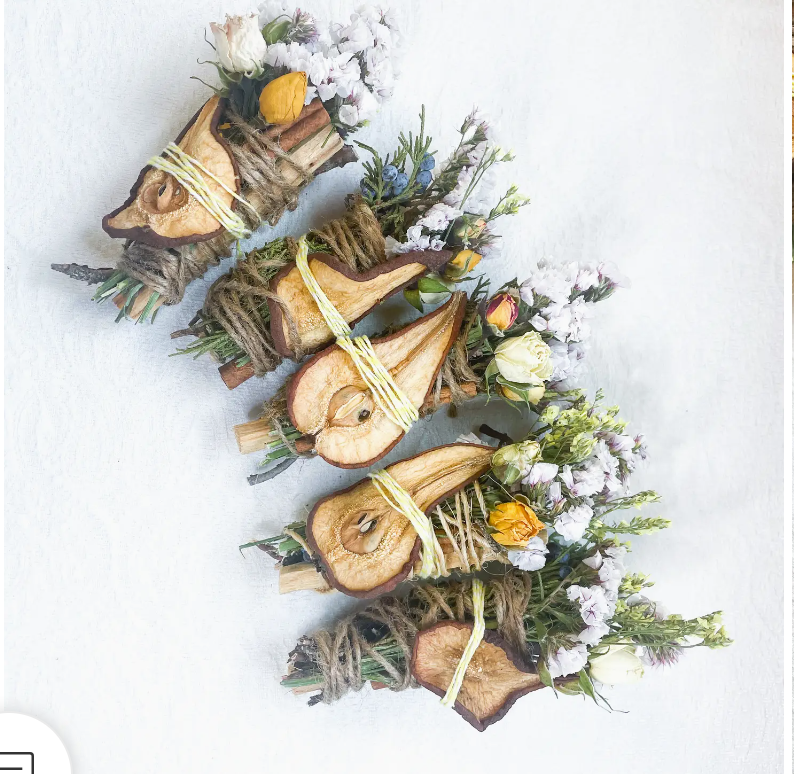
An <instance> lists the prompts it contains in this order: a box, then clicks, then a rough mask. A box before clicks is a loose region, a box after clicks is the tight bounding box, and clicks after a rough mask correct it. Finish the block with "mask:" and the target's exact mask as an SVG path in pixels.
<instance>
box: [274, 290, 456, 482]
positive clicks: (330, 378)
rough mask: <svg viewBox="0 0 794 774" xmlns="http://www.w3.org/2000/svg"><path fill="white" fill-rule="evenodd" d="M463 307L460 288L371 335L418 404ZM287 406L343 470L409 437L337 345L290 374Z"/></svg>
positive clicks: (432, 380)
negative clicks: (388, 330)
mask: <svg viewBox="0 0 794 774" xmlns="http://www.w3.org/2000/svg"><path fill="white" fill-rule="evenodd" d="M465 311H466V294H465V293H455V294H453V296H452V298H450V299H449V301H447V303H446V304H444V305H443V306H442V307H440V308H439V309H437V310H436V311H435V312H433V313H432V314H429V315H426V316H425V317H422V318H421V319H419V320H417V321H416V322H415V323H412V324H411V325H409V326H407V327H405V328H403V329H402V330H401V331H398V332H396V333H393V334H391V335H389V336H384V337H382V338H379V339H373V340H372V346H373V349H374V350H375V353H376V354H377V356H378V359H379V360H380V362H381V363H382V364H383V366H384V367H385V368H386V370H388V371H389V373H390V374H391V375H392V378H393V379H394V381H395V383H396V384H397V386H398V387H399V388H400V389H401V390H402V391H403V392H404V393H405V395H406V396H407V397H408V399H409V400H410V401H411V402H412V403H413V404H414V406H416V407H417V408H419V407H420V406H422V404H423V403H424V402H425V399H426V398H427V397H428V395H429V394H430V391H431V390H432V388H433V385H434V383H435V380H436V376H437V374H438V372H439V371H440V369H441V366H442V364H443V362H444V358H445V357H446V356H447V353H448V352H449V349H450V347H451V346H452V345H453V343H454V342H455V337H456V336H457V334H458V331H459V329H460V326H461V323H462V322H463V316H464V313H465ZM353 408H355V412H353ZM287 410H288V412H289V416H290V419H291V420H292V424H293V425H294V427H295V428H296V429H298V430H300V432H301V433H303V434H304V435H307V436H312V437H313V438H314V449H315V451H316V452H317V453H318V454H319V455H320V456H321V457H322V458H323V459H325V460H327V461H328V462H330V463H331V464H332V465H336V466H337V467H340V468H362V467H366V466H367V465H372V464H373V463H374V462H377V461H378V460H379V459H380V458H381V457H383V456H384V455H385V454H387V453H388V452H389V451H390V450H391V449H392V448H394V446H395V445H396V444H397V443H398V441H399V440H400V439H401V438H402V437H403V435H404V433H403V430H402V429H401V428H400V427H398V426H397V425H396V424H394V422H392V421H391V419H389V417H388V416H387V415H386V413H385V412H384V411H383V410H382V409H381V408H380V407H379V406H378V404H377V403H376V402H375V399H374V398H373V396H372V393H371V392H370V390H369V388H368V387H367V385H366V383H365V382H364V380H363V379H362V378H361V375H360V374H359V372H358V371H357V370H356V367H355V365H354V364H353V361H352V360H351V358H350V356H349V355H348V354H347V353H346V352H345V351H344V350H342V349H341V348H340V347H339V346H337V345H336V344H334V345H333V346H331V347H328V348H327V349H325V350H323V351H322V352H320V353H319V354H317V355H315V356H314V357H313V358H312V359H311V360H310V361H309V362H308V363H306V365H304V366H303V367H302V368H301V369H300V370H298V372H297V373H296V374H295V376H294V377H293V378H292V381H291V382H290V385H289V388H288V390H287Z"/></svg>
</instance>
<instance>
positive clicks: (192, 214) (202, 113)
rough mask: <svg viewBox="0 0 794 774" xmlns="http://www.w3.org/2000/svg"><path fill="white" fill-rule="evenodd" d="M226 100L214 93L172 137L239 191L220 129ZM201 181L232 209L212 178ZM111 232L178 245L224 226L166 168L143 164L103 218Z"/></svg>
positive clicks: (156, 243) (231, 200)
mask: <svg viewBox="0 0 794 774" xmlns="http://www.w3.org/2000/svg"><path fill="white" fill-rule="evenodd" d="M224 107H225V100H222V99H221V98H220V97H217V96H215V97H212V99H210V100H208V101H207V102H206V103H205V104H204V107H202V108H201V110H199V112H198V113H196V115H195V116H193V118H192V119H191V120H190V122H189V123H188V125H187V126H186V127H185V128H184V129H183V130H182V132H181V134H180V135H179V137H177V139H176V144H177V145H179V147H180V148H182V150H184V151H185V153H187V154H188V155H189V156H192V157H193V158H194V159H196V160H197V161H198V162H200V163H201V164H202V165H203V166H204V167H206V168H207V169H208V170H209V171H210V172H212V174H213V175H215V177H217V178H218V179H219V180H222V181H223V183H224V185H226V187H227V188H229V189H230V190H232V191H234V192H236V193H239V191H240V180H239V175H238V170H237V164H236V162H235V160H234V158H233V156H232V154H231V151H230V150H229V146H228V143H227V142H226V140H224V139H223V138H222V137H221V135H220V134H219V132H218V121H219V120H220V117H221V115H222V113H223V111H224ZM203 177H204V181H205V183H206V184H207V186H208V188H210V189H211V190H212V191H213V192H214V193H215V194H216V195H217V196H218V198H219V199H220V200H221V201H223V202H224V204H226V205H227V206H228V207H230V208H231V209H234V207H235V203H236V202H235V199H234V197H232V196H231V194H229V193H228V192H227V191H225V190H224V189H223V187H222V186H220V185H218V183H216V182H215V181H214V180H213V179H212V178H210V177H208V176H206V175H203ZM102 228H103V229H104V230H105V231H106V232H107V233H108V234H110V236H112V237H120V238H122V239H133V240H136V241H138V242H143V243H145V244H147V245H152V246H153V247H178V246H179V245H185V244H191V243H193V242H203V241H205V240H207V239H212V238H213V237H215V236H219V235H220V234H222V233H224V228H223V226H222V225H221V224H220V223H219V222H218V221H217V220H216V219H215V218H214V217H213V216H212V215H210V213H209V212H208V211H207V210H206V209H205V208H204V207H203V206H202V205H201V204H200V203H199V202H198V201H197V200H196V199H195V198H194V197H193V196H191V195H190V194H189V193H188V192H187V190H185V188H184V187H183V186H182V185H180V183H179V182H178V181H177V180H176V179H175V178H173V177H172V176H171V175H169V174H168V173H166V172H163V171H162V170H159V169H153V168H152V167H145V168H144V169H143V170H142V171H141V173H140V175H139V176H138V179H137V181H136V182H135V185H134V186H133V187H132V190H131V191H130V196H129V198H128V199H127V201H126V202H124V204H122V205H121V207H119V208H118V209H116V210H113V212H111V213H110V214H109V215H106V216H105V217H104V218H103V219H102Z"/></svg>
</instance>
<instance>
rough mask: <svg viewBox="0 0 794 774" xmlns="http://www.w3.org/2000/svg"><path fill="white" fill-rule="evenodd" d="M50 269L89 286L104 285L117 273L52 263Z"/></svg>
mask: <svg viewBox="0 0 794 774" xmlns="http://www.w3.org/2000/svg"><path fill="white" fill-rule="evenodd" d="M50 268H51V269H52V270H53V271H59V272H61V274H65V275H66V276H67V277H71V278H72V279H74V280H78V281H80V282H87V283H88V284H89V285H99V284H101V283H103V282H104V281H105V280H106V279H107V278H108V277H109V276H110V275H111V274H113V272H114V271H115V269H93V268H91V267H90V266H85V265H80V264H77V263H51V264H50Z"/></svg>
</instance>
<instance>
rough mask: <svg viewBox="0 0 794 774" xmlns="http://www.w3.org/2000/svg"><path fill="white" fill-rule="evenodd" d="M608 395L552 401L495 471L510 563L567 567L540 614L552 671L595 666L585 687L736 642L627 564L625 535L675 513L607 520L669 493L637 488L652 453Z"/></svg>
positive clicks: (492, 514)
mask: <svg viewBox="0 0 794 774" xmlns="http://www.w3.org/2000/svg"><path fill="white" fill-rule="evenodd" d="M552 292H553V291H552ZM600 400H601V395H600V393H599V394H598V396H597V397H596V400H595V401H594V402H593V403H590V402H588V401H587V400H586V399H585V398H584V396H583V395H582V394H581V393H580V392H579V391H575V392H574V393H569V395H568V398H567V401H565V402H564V403H566V404H567V405H566V406H565V407H563V406H562V405H560V402H556V403H549V404H548V405H547V406H546V407H545V409H543V411H542V412H541V414H540V425H541V426H540V428H539V429H536V430H535V431H533V433H532V434H531V436H530V437H529V438H528V439H525V440H523V441H520V442H518V443H514V444H509V445H507V446H502V447H501V448H499V449H498V450H497V451H496V452H495V454H494V457H493V461H492V475H493V476H494V477H495V478H496V479H498V481H499V482H500V484H501V487H495V488H492V489H490V490H489V491H488V494H487V498H486V499H487V500H488V506H489V517H488V524H489V526H490V530H491V537H492V538H493V539H494V540H495V541H496V542H497V543H499V544H500V545H502V546H504V547H506V548H507V549H508V559H509V560H510V562H511V563H512V564H514V565H515V566H516V567H518V568H519V569H521V570H524V571H528V572H535V573H537V572H539V571H541V570H542V571H543V573H544V577H545V578H546V579H547V580H546V582H548V577H549V575H548V573H549V571H550V570H554V571H555V572H556V573H557V577H558V578H559V582H558V585H557V588H556V589H555V590H553V591H552V592H551V596H550V597H549V602H548V603H547V604H551V600H552V598H554V597H555V595H556V598H555V599H554V606H553V613H552V614H551V619H550V620H549V621H548V622H547V623H544V624H541V623H539V622H537V621H536V622H535V624H534V625H535V626H536V627H539V629H538V632H537V635H538V642H539V644H540V645H541V649H542V652H543V670H542V672H541V674H542V676H543V677H544V679H547V680H548V681H552V680H555V679H557V678H560V677H566V676H568V675H572V674H576V673H582V670H585V669H586V676H585V677H582V678H581V680H582V683H581V684H580V687H577V688H575V689H572V690H573V691H574V692H587V690H586V686H587V680H589V679H590V678H592V679H593V680H595V681H596V682H597V683H606V684H614V683H617V682H628V681H632V680H636V679H639V678H640V677H642V674H643V669H644V667H645V666H648V665H651V664H653V665H664V664H671V663H674V662H675V661H676V659H677V658H678V655H679V654H680V651H681V647H683V646H684V645H685V644H686V643H687V642H689V641H690V639H691V637H696V638H700V639H699V640H698V641H699V642H701V643H702V644H705V645H707V646H709V647H722V646H724V645H727V644H728V643H729V642H730V641H729V639H728V637H727V635H726V634H725V631H724V630H723V629H721V628H718V627H717V624H718V623H719V618H718V616H717V615H716V614H715V615H714V616H712V617H705V618H703V619H696V620H695V621H694V622H693V621H684V620H683V619H682V618H681V617H680V616H668V615H667V614H666V613H665V612H664V611H663V610H662V608H661V606H660V605H658V604H655V603H653V602H651V601H650V600H649V599H648V598H647V597H645V596H643V595H642V594H640V591H642V589H643V588H645V587H647V586H649V585H651V584H650V582H649V581H648V579H647V578H646V577H645V576H642V575H629V574H627V571H626V567H625V557H626V554H627V553H628V545H627V544H622V543H620V542H619V541H618V540H617V538H616V536H617V535H625V534H629V535H632V534H634V535H637V534H646V533H650V532H654V531H657V530H659V529H664V528H666V527H667V526H669V522H668V521H667V520H666V519H662V518H653V517H651V518H648V517H642V516H636V517H634V518H632V519H631V520H629V521H621V522H620V523H618V524H607V523H606V517H607V516H608V515H609V514H611V513H613V512H615V511H618V510H623V509H626V508H639V507H640V506H642V505H644V504H647V503H654V502H657V501H658V499H659V498H658V495H657V494H656V493H655V492H653V491H644V492H640V493H638V494H636V495H632V494H630V490H629V483H630V475H631V473H632V472H633V471H634V470H635V469H636V467H637V465H638V464H639V463H640V462H641V461H643V460H645V459H647V450H646V447H645V442H644V439H643V437H642V436H641V435H636V436H633V435H630V434H628V433H626V423H625V421H623V420H621V419H619V418H618V408H617V407H616V406H613V407H610V408H601V407H600V406H599V402H600ZM541 582H542V581H541ZM563 591H564V594H563ZM561 594H562V596H560V595H561ZM546 606H547V605H543V606H542V608H545V607H546ZM582 685H584V688H583V687H582Z"/></svg>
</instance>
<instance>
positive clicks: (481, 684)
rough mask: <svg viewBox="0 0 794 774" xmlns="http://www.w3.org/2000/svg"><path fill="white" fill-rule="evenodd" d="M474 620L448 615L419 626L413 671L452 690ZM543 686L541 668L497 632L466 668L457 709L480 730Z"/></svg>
mask: <svg viewBox="0 0 794 774" xmlns="http://www.w3.org/2000/svg"><path fill="white" fill-rule="evenodd" d="M471 632H472V625H471V624H468V623H460V622H458V621H443V622H441V623H437V624H435V625H434V626H431V627H430V628H429V629H425V630H424V631H421V632H419V634H417V635H416V639H415V641H414V651H413V656H412V657H411V673H412V674H413V676H414V678H416V681H417V682H418V683H419V684H420V685H422V686H423V687H425V688H427V689H428V690H429V691H432V692H433V693H435V694H436V695H438V696H444V694H445V693H446V692H447V688H448V687H449V684H450V683H451V682H452V677H453V675H454V674H455V669H456V668H457V666H458V662H459V661H460V657H461V655H462V654H463V650H464V648H465V647H466V644H467V643H468V641H469V637H470V636H471ZM539 688H543V683H542V682H541V680H540V677H539V676H538V675H537V673H536V672H535V670H534V669H533V668H532V667H531V666H530V665H528V664H527V663H525V662H524V660H523V659H521V658H520V657H519V655H518V654H517V653H516V652H515V650H514V649H513V648H512V647H511V646H510V645H509V644H508V643H507V642H506V641H505V640H504V638H502V637H501V636H500V635H498V634H497V633H496V632H493V631H490V630H486V632H485V636H484V637H483V640H482V642H481V643H480V645H479V647H478V648H477V650H475V651H474V656H473V657H472V659H471V661H470V662H469V666H468V668H467V669H466V676H465V677H464V678H463V684H462V685H461V688H460V693H458V698H457V700H456V702H455V711H456V712H457V713H458V714H459V715H460V716H461V717H463V718H464V719H465V720H467V721H468V722H469V723H471V725H473V726H474V727H475V728H476V729H477V730H478V731H485V729H486V728H488V726H490V725H491V724H492V723H496V721H497V720H501V719H502V718H503V717H504V716H505V715H506V714H507V712H508V710H509V709H510V708H511V707H512V706H513V704H514V703H515V702H516V700H517V699H519V698H520V697H522V696H524V695H525V694H527V693H530V692H531V691H536V690H538V689H539Z"/></svg>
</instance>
